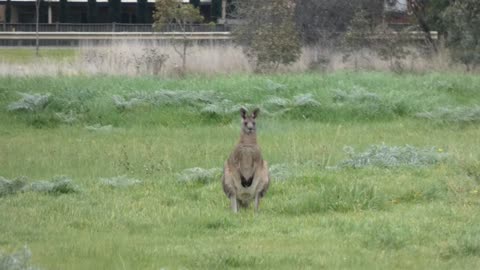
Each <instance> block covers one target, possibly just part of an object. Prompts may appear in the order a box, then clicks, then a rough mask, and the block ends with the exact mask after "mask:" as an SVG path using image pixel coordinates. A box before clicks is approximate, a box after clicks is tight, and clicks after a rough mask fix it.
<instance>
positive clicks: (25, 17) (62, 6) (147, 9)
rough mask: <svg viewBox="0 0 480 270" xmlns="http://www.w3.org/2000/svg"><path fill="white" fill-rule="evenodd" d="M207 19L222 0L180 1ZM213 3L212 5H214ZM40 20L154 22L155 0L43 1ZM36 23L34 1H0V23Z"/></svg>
mask: <svg viewBox="0 0 480 270" xmlns="http://www.w3.org/2000/svg"><path fill="white" fill-rule="evenodd" d="M181 1H182V2H185V3H192V4H194V5H196V6H198V7H199V8H200V12H201V13H202V15H203V16H204V17H205V18H206V20H207V21H216V19H217V18H220V17H221V8H220V7H218V5H221V4H222V0H196V1H195V0H193V1H192V0H181ZM212 2H213V4H212ZM40 3H41V4H40V23H57V22H58V23H111V22H117V23H148V24H150V23H152V22H153V18H152V14H153V11H154V9H155V0H41V2H40ZM219 13H220V14H219ZM3 22H6V23H35V0H0V23H3Z"/></svg>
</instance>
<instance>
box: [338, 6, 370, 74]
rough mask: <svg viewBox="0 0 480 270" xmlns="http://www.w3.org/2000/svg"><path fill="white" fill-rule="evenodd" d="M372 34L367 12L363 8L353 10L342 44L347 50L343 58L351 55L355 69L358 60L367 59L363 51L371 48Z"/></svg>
mask: <svg viewBox="0 0 480 270" xmlns="http://www.w3.org/2000/svg"><path fill="white" fill-rule="evenodd" d="M373 34H374V26H373V23H372V21H371V20H370V19H369V17H368V13H367V12H366V11H365V10H363V9H360V10H358V11H357V12H355V15H354V16H353V18H352V20H351V22H350V25H349V26H348V28H347V31H346V32H345V35H344V46H345V49H346V50H347V53H346V54H345V56H344V58H345V59H347V58H349V57H353V60H354V66H355V69H358V64H359V61H360V60H362V59H367V58H366V56H365V54H364V52H365V50H366V49H370V48H372V46H373V39H372V37H373Z"/></svg>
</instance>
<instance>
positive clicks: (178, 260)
mask: <svg viewBox="0 0 480 270" xmlns="http://www.w3.org/2000/svg"><path fill="white" fill-rule="evenodd" d="M268 80H272V81H274V82H276V83H280V84H283V85H285V86H286V87H284V88H283V89H281V90H272V89H268V82H267V81H268ZM0 85H1V86H0V108H2V109H1V110H0V176H3V177H5V178H9V179H14V178H16V177H19V176H26V177H28V178H29V179H30V180H29V181H34V180H45V179H52V178H53V177H54V176H58V175H66V176H68V177H71V178H72V179H73V181H74V182H75V184H77V185H78V186H79V188H80V192H77V193H68V194H61V195H58V194H57V195H55V194H43V193H36V192H25V193H17V194H14V195H8V196H4V197H0V250H3V251H5V252H8V253H11V252H14V251H15V250H18V249H20V248H21V247H22V246H23V245H25V244H27V245H28V247H29V248H30V249H31V251H32V262H31V263H32V265H34V266H38V267H40V268H42V269H161V268H164V269H227V268H238V269H298V268H303V269H475V268H476V267H477V266H478V265H479V264H480V230H479V229H478V228H479V227H478V224H479V223H480V215H478V208H479V207H480V187H479V185H480V178H479V175H480V172H479V168H480V143H479V142H480V141H479V140H478V138H480V127H479V126H478V125H476V124H471V123H469V124H465V125H458V124H442V125H439V124H438V123H434V122H430V121H429V120H428V119H420V118H416V117H415V114H416V113H418V112H421V111H423V110H433V109H435V108H438V107H443V106H466V107H468V106H474V105H475V104H478V102H479V101H480V92H478V89H477V88H476V85H480V78H479V77H476V76H473V75H453V74H428V75H422V76H415V75H405V76H395V75H391V74H383V73H353V74H349V73H337V74H327V75H314V74H302V75H300V74H299V75H282V76H247V75H236V76H232V77H218V78H217V77H214V78H200V77H190V78H186V79H181V80H158V79H155V78H119V77H61V78H50V77H41V78H39V77H36V78H35V77H34V78H0ZM352 87H363V88H364V89H365V90H366V91H368V92H373V93H376V94H378V95H379V96H380V97H382V98H381V103H380V105H379V106H380V108H383V109H382V110H381V111H378V110H373V111H372V110H371V108H379V107H375V106H367V105H365V104H350V103H345V104H342V105H338V104H335V103H334V102H333V101H332V97H333V94H332V93H333V91H334V90H335V89H343V90H345V91H349V90H350V89H352ZM160 89H170V90H173V91H178V90H189V91H195V90H205V91H208V90H213V91H216V92H217V93H218V94H219V95H221V96H222V97H223V98H227V99H229V100H232V101H233V102H234V103H239V104H240V103H241V104H261V103H262V102H263V100H265V99H266V98H268V97H269V96H271V95H276V96H281V97H285V98H292V97H294V96H295V95H298V94H303V93H312V94H313V95H314V97H315V98H316V99H317V100H318V101H319V102H320V103H321V104H322V105H321V106H320V107H318V108H317V107H313V108H310V107H309V108H293V109H292V110H291V111H289V112H287V113H285V114H281V115H277V116H267V115H261V116H260V118H259V120H258V125H259V127H258V129H259V142H260V144H261V147H262V150H263V155H264V158H265V159H267V160H268V161H269V163H270V164H282V163H286V164H291V165H292V166H293V167H295V168H296V169H295V173H293V174H292V175H291V176H289V177H288V178H287V179H283V180H282V181H275V180H274V182H273V183H272V185H271V187H270V190H269V192H268V193H267V195H266V197H265V199H264V200H263V201H262V202H261V211H260V213H259V214H258V215H254V213H253V210H252V209H247V210H246V211H241V212H240V213H239V214H238V215H234V214H232V213H231V211H230V210H229V202H228V200H227V198H226V197H225V195H224V194H223V191H222V188H221V184H220V179H216V180H214V181H199V182H184V181H178V173H180V172H182V171H183V170H184V169H186V168H192V167H201V168H206V169H209V168H219V167H221V166H222V164H223V162H224V160H225V159H226V158H227V156H228V154H229V152H230V151H231V150H232V148H233V146H234V144H235V143H236V141H237V139H238V135H239V120H238V116H237V115H236V114H227V115H210V114H202V113H200V112H199V108H198V107H197V106H196V105H192V106H190V105H188V106H187V105H173V106H170V105H165V106H152V105H148V104H147V105H142V106H139V107H135V108H133V109H131V110H125V111H121V110H118V109H116V108H115V106H114V104H113V101H112V99H111V96H112V95H113V94H120V95H128V93H132V92H134V91H140V90H141V91H146V92H152V91H155V90H160ZM272 91H274V92H272ZM16 92H34V93H47V92H49V93H51V94H52V97H55V98H54V99H53V100H52V102H51V103H50V104H49V105H48V106H47V107H46V108H45V109H44V110H43V111H39V112H36V113H29V112H7V111H6V109H5V108H6V106H7V104H9V103H10V102H13V101H16V100H18V98H19V96H18V95H17V94H16ZM398 102H400V103H401V104H403V105H402V106H403V107H402V108H404V109H402V111H401V112H400V111H395V110H393V109H392V108H395V106H394V105H392V104H397V103H398ZM370 105H372V104H370ZM377 105H378V104H377ZM67 111H74V112H75V113H77V114H78V115H80V116H79V120H78V122H77V123H74V124H72V125H68V124H63V123H60V122H58V120H56V118H55V117H54V115H55V113H57V112H67ZM385 112H388V113H385ZM35 119H36V120H35ZM35 121H37V122H35ZM96 123H100V124H102V125H113V128H112V130H110V131H104V132H95V131H90V130H87V129H85V126H86V125H92V124H96ZM382 143H385V144H386V145H399V146H402V145H405V144H409V145H412V146H415V147H419V148H422V147H433V146H435V147H436V148H437V149H438V151H439V152H442V153H447V154H448V158H447V159H446V160H445V161H443V162H440V163H437V164H435V165H432V166H425V167H396V168H389V169H385V168H378V167H367V168H362V169H349V168H343V169H329V168H330V167H333V166H335V165H337V164H339V162H341V161H342V160H344V159H346V158H348V156H347V154H346V153H345V152H344V151H343V150H342V149H343V148H344V146H346V145H349V146H352V147H354V148H355V149H356V150H358V151H359V152H360V151H361V150H364V149H366V148H367V147H368V146H370V145H373V144H375V145H378V144H382ZM121 175H126V176H127V177H130V178H134V179H139V180H141V181H142V182H141V183H140V184H137V185H133V186H129V187H117V188H116V187H110V186H106V185H104V184H102V178H110V177H115V176H121Z"/></svg>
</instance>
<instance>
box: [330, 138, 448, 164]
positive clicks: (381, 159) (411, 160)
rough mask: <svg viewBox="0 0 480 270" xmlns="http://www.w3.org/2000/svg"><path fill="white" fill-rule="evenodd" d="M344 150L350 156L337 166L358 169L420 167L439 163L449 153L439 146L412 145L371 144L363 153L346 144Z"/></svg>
mask: <svg viewBox="0 0 480 270" xmlns="http://www.w3.org/2000/svg"><path fill="white" fill-rule="evenodd" d="M344 151H345V152H346V153H347V155H348V156H349V158H348V159H346V160H344V161H342V162H340V163H339V164H338V165H337V168H354V169H358V168H364V167H380V168H392V167H399V166H415V167H419V166H428V165H434V164H437V163H438V162H440V161H442V160H444V159H445V158H446V157H447V154H445V153H443V151H440V150H438V148H435V147H430V148H416V147H414V146H411V145H405V146H387V145H384V144H382V145H371V146H369V147H368V148H367V149H366V150H365V151H364V152H362V153H355V150H354V149H353V147H350V146H346V147H345V148H344Z"/></svg>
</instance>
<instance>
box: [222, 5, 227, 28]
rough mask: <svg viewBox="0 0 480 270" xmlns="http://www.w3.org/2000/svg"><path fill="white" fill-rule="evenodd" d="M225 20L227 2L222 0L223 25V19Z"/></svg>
mask: <svg viewBox="0 0 480 270" xmlns="http://www.w3.org/2000/svg"><path fill="white" fill-rule="evenodd" d="M226 18H227V0H222V20H223V23H225V19H226Z"/></svg>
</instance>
